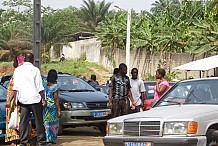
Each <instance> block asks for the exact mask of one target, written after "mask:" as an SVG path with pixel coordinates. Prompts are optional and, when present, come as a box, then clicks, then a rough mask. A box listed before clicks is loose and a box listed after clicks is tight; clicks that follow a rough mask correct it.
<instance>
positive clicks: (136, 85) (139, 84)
mask: <svg viewBox="0 0 218 146" xmlns="http://www.w3.org/2000/svg"><path fill="white" fill-rule="evenodd" d="M130 85H131V92H132V96H133V99H134V102H135V105H136V106H139V105H141V103H142V101H141V99H140V97H141V93H142V92H145V86H144V82H143V81H142V80H141V79H139V78H137V79H130ZM130 105H132V103H131V101H130Z"/></svg>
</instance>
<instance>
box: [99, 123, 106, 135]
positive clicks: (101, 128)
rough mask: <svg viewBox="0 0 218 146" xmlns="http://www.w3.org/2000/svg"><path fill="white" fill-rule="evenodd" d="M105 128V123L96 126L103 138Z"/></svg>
mask: <svg viewBox="0 0 218 146" xmlns="http://www.w3.org/2000/svg"><path fill="white" fill-rule="evenodd" d="M106 126H107V123H102V124H99V125H98V129H99V131H100V132H101V134H102V135H103V136H105V135H106Z"/></svg>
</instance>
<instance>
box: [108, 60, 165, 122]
mask: <svg viewBox="0 0 218 146" xmlns="http://www.w3.org/2000/svg"><path fill="white" fill-rule="evenodd" d="M126 74H127V66H126V65H125V64H124V63H121V64H120V65H119V68H115V69H114V75H113V76H112V77H111V79H110V83H109V87H110V91H109V106H110V107H111V109H112V118H115V117H118V116H122V115H126V114H129V113H135V112H140V111H142V109H143V106H144V100H145V99H146V93H145V91H146V90H145V86H144V82H143V81H142V80H141V79H140V78H139V76H138V69H137V68H133V69H132V70H131V75H132V77H131V78H129V77H128V76H127V75H126ZM165 74H166V72H165V70H164V69H158V70H157V71H156V79H157V83H156V86H155V94H154V99H155V100H158V99H159V98H160V97H161V96H162V95H163V94H164V93H165V92H166V91H167V90H168V89H169V83H168V82H167V81H166V80H165V79H164V76H165Z"/></svg>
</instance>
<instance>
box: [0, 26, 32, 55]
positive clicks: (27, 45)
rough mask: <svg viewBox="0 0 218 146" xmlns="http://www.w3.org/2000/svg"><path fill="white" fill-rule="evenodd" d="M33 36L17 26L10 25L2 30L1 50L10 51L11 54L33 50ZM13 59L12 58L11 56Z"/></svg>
mask: <svg viewBox="0 0 218 146" xmlns="http://www.w3.org/2000/svg"><path fill="white" fill-rule="evenodd" d="M30 36H31V34H29V32H27V31H26V30H25V29H22V28H21V27H19V26H17V24H8V25H7V26H5V27H3V28H1V30H0V48H1V49H3V50H10V54H11V55H13V54H17V53H21V52H20V51H22V50H30V49H31V48H32V40H31V38H32V37H30ZM11 57H12V56H11Z"/></svg>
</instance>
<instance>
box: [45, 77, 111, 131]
mask: <svg viewBox="0 0 218 146" xmlns="http://www.w3.org/2000/svg"><path fill="white" fill-rule="evenodd" d="M44 78H46V76H44ZM58 84H59V85H60V91H59V98H60V104H61V112H62V117H61V119H60V127H59V134H62V132H63V130H64V128H67V127H79V126H96V127H98V128H99V130H100V131H101V133H102V134H105V131H106V124H107V120H108V119H109V118H110V115H111V110H110V109H109V108H108V107H107V104H108V98H107V95H105V94H103V93H101V92H99V91H97V90H96V89H94V88H93V87H92V86H91V85H89V84H88V83H87V82H85V81H84V80H82V79H80V78H78V77H76V76H72V75H68V74H58Z"/></svg>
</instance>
